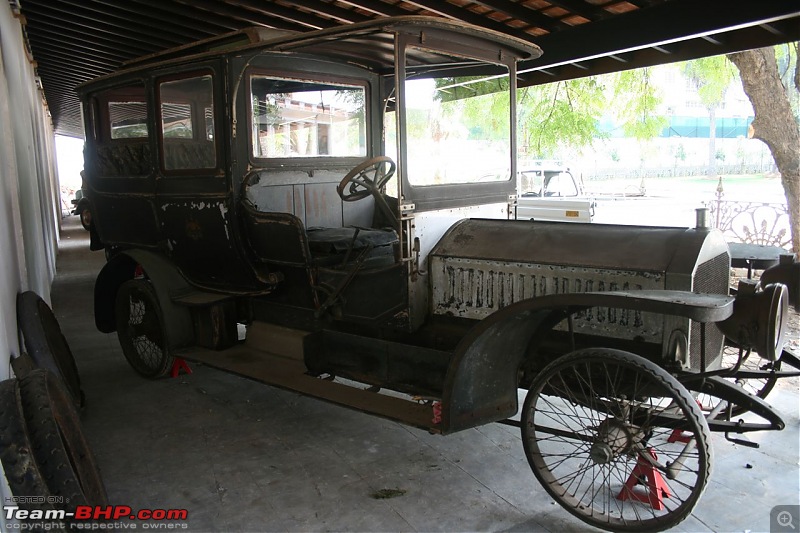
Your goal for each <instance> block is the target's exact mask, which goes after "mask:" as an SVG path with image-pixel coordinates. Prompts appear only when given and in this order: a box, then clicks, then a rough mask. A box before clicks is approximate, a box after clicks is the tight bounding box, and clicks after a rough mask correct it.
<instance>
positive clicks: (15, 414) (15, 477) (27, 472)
mask: <svg viewBox="0 0 800 533" xmlns="http://www.w3.org/2000/svg"><path fill="white" fill-rule="evenodd" d="M0 462H2V463H3V471H4V472H5V475H6V479H7V480H8V486H9V488H11V493H12V494H13V495H14V496H34V497H38V498H41V499H42V500H43V501H42V502H37V503H33V502H30V501H23V502H20V503H19V504H18V505H19V506H20V508H21V509H27V510H35V509H40V510H48V509H53V508H54V507H53V505H52V503H50V500H49V497H50V496H51V493H50V489H48V488H47V483H46V482H45V479H44V476H43V475H42V472H41V470H39V465H38V464H37V463H36V458H35V457H34V455H33V445H32V444H31V440H30V438H29V436H28V428H27V427H26V425H25V415H24V414H23V412H22V399H21V398H20V391H19V380H17V379H16V378H14V379H7V380H5V381H3V382H2V383H0Z"/></svg>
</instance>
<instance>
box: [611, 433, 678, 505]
mask: <svg viewBox="0 0 800 533" xmlns="http://www.w3.org/2000/svg"><path fill="white" fill-rule="evenodd" d="M646 451H647V453H649V454H650V457H652V458H653V460H654V461H657V460H658V456H656V452H654V451H653V449H652V448H647V450H646ZM637 484H642V485H646V491H647V492H646V493H644V494H642V493H641V492H640V491H634V490H633V489H634V487H635V486H636V485H637ZM671 496H672V494H671V493H670V491H669V487H667V483H666V482H665V481H664V478H663V477H661V473H660V472H659V471H658V470H656V469H655V467H654V466H653V465H652V464H650V462H649V461H647V460H646V459H643V458H641V457H639V459H638V460H637V461H636V466H635V467H633V472H631V475H630V476H629V477H628V481H626V482H625V486H624V487H622V490H621V491H620V493H619V494H617V499H618V500H621V501H626V500H636V501H637V502H642V503H646V504H648V505H649V506H650V507H652V508H653V509H655V510H656V511H661V510H663V509H664V500H663V499H664V498H669V497H671Z"/></svg>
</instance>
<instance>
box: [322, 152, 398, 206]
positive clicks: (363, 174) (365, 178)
mask: <svg viewBox="0 0 800 533" xmlns="http://www.w3.org/2000/svg"><path fill="white" fill-rule="evenodd" d="M387 167H388V168H387ZM394 170H395V164H394V161H392V158H391V157H387V156H385V155H379V156H377V157H373V158H372V159H369V160H367V161H364V162H363V163H361V164H360V165H358V166H356V167H355V168H353V170H351V171H350V172H348V173H347V175H346V176H345V177H344V178H342V181H341V182H339V185H338V186H337V187H336V192H337V193H339V197H340V198H341V199H342V200H343V201H345V202H355V201H357V200H361V199H363V198H366V197H367V196H374V197H375V199H376V200H377V199H378V198H381V199H382V196H381V190H382V189H383V187H384V186H385V185H386V183H387V182H388V181H389V180H390V179H391V177H392V176H394ZM348 185H349V187H348Z"/></svg>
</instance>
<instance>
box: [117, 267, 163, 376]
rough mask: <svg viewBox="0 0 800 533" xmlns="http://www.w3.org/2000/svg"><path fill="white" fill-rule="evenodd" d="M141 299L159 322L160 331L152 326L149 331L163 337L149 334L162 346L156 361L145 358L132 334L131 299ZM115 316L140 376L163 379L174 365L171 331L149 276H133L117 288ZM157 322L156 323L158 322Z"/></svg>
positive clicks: (121, 338) (128, 355)
mask: <svg viewBox="0 0 800 533" xmlns="http://www.w3.org/2000/svg"><path fill="white" fill-rule="evenodd" d="M131 297H134V298H137V299H138V300H139V301H141V302H142V303H143V304H144V307H145V313H150V314H149V315H146V316H147V317H148V318H149V319H150V320H153V321H156V322H157V325H156V326H155V327H156V328H157V331H154V330H153V329H151V330H150V331H149V333H157V334H158V335H157V336H158V337H160V338H159V339H157V340H158V342H156V341H153V340H152V339H150V338H149V337H148V340H149V341H150V342H151V343H152V344H154V345H155V346H157V347H158V348H159V353H158V354H156V356H157V358H156V359H155V360H154V361H150V362H148V361H145V360H144V359H143V358H142V355H141V354H140V353H139V350H138V349H137V348H136V346H135V345H134V337H133V335H132V333H131V329H132V328H131V326H130V323H129V320H130V298H131ZM114 316H115V320H116V323H117V337H118V338H119V344H120V346H121V347H122V353H123V354H124V355H125V359H127V360H128V363H129V364H130V365H131V367H133V369H134V370H135V371H136V372H138V373H139V374H140V375H142V376H144V377H146V378H152V379H154V378H159V377H162V376H164V375H166V374H167V372H169V371H170V369H171V368H172V365H173V363H174V358H173V357H172V355H170V353H169V348H168V346H169V343H168V342H167V333H166V330H165V328H164V319H163V313H162V311H161V306H160V305H159V303H158V296H157V295H156V291H155V289H154V288H153V285H152V284H151V283H150V282H149V281H147V280H146V279H132V280H128V281H126V282H125V283H123V284H122V285H120V287H119V289H118V290H117V298H116V302H115V303H114ZM154 324H155V322H154Z"/></svg>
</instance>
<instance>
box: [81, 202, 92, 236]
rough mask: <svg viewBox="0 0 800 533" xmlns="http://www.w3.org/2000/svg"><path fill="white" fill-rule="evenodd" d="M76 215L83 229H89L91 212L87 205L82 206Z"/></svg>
mask: <svg viewBox="0 0 800 533" xmlns="http://www.w3.org/2000/svg"><path fill="white" fill-rule="evenodd" d="M87 215H88V220H89V221H88V222H87ZM78 216H79V217H80V219H81V226H83V229H85V230H86V231H89V230H90V229H91V225H92V222H91V220H92V219H91V216H92V212H91V211H90V210H89V208H88V207H84V208H83V209H81V212H80V213H78Z"/></svg>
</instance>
